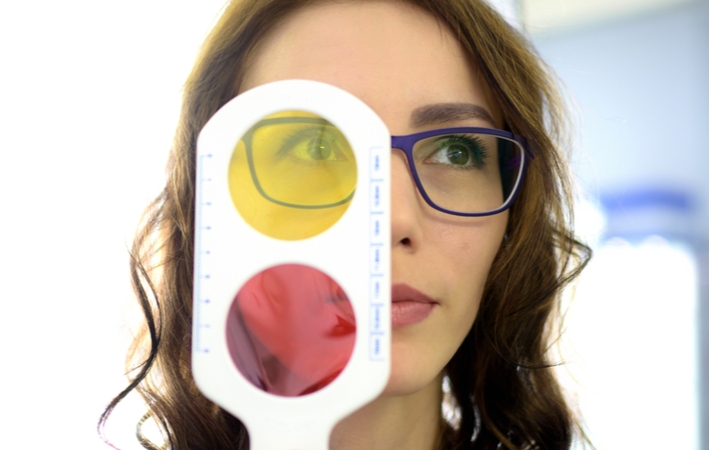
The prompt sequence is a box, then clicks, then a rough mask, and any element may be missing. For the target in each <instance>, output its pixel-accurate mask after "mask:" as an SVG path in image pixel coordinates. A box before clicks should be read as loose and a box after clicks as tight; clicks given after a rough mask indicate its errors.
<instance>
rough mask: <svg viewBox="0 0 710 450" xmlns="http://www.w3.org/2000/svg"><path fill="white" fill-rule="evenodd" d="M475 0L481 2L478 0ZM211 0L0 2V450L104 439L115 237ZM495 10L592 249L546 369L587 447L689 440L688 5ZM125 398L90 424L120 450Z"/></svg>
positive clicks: (130, 309)
mask: <svg viewBox="0 0 710 450" xmlns="http://www.w3.org/2000/svg"><path fill="white" fill-rule="evenodd" d="M494 1H496V0H491V2H494ZM223 3H224V0H201V1H200V2H194V1H191V2H188V1H170V2H169V1H167V0H150V1H140V2H139V1H138V0H126V1H124V2H120V3H110V4H109V3H103V2H92V1H88V0H67V1H65V2H49V1H47V0H40V1H39V2H3V3H0V55H2V73H1V75H0V120H1V121H0V123H1V124H2V125H0V142H2V146H3V151H2V152H1V153H0V201H1V202H2V204H3V206H4V208H3V210H4V213H3V214H2V220H1V221H0V239H2V241H1V242H2V250H3V251H2V255H3V256H5V258H4V260H3V262H2V267H1V268H0V269H1V270H0V281H1V282H2V287H3V292H2V294H3V300H4V302H3V304H4V305H5V308H4V312H3V313H2V316H1V317H2V318H3V323H4V325H3V326H2V327H0V337H1V338H2V341H3V342H4V343H5V344H4V345H3V359H2V363H1V364H2V366H1V367H2V375H0V377H1V378H0V379H1V380H2V383H0V405H2V407H1V408H2V410H3V411H4V416H5V417H8V416H9V417H11V419H10V420H9V421H8V420H7V419H6V420H4V421H3V422H2V423H1V424H0V448H48V447H55V446H57V444H59V443H67V444H68V445H71V447H72V448H77V449H93V448H107V447H106V446H105V444H103V443H102V442H101V441H100V440H99V438H98V437H97V435H96V433H95V431H94V429H95V425H96V420H97V418H98V415H99V414H100V412H101V410H102V409H103V407H104V406H105V404H106V403H107V402H108V401H109V400H110V398H111V397H113V396H114V395H115V394H116V393H117V392H118V391H119V390H120V389H122V387H123V385H124V380H123V378H122V375H121V374H122V372H123V355H124V354H125V349H126V347H127V345H128V342H129V341H130V332H129V331H128V330H129V324H131V323H132V321H133V320H134V319H135V316H136V314H135V311H134V306H133V297H132V294H131V292H130V287H129V284H128V274H127V247H128V246H129V245H130V240H131V236H132V234H133V231H134V229H135V225H136V223H137V222H138V220H139V217H140V213H141V211H142V209H143V207H144V206H145V205H146V204H147V203H148V201H149V200H150V199H151V198H152V197H153V196H154V195H155V194H157V192H158V191H159V189H160V187H161V185H162V182H163V168H164V164H165V160H166V156H167V152H168V149H169V147H170V143H171V140H172V134H173V131H174V127H175V124H176V121H177V116H178V110H179V102H180V89H181V86H182V83H183V81H184V79H185V78H186V76H187V74H188V72H189V69H190V66H191V64H192V61H193V60H194V57H195V55H196V54H197V51H198V48H199V45H200V43H201V42H202V40H203V39H204V37H205V36H206V34H207V32H208V30H209V28H210V26H211V25H212V24H213V23H214V21H215V20H216V17H217V16H218V14H219V12H220V10H221V8H222V7H223ZM496 5H497V6H498V7H500V8H501V11H503V12H504V13H505V14H507V15H508V16H509V17H510V18H511V21H513V22H515V23H516V24H517V25H518V26H520V27H521V28H522V29H523V30H524V31H525V32H526V33H527V34H528V35H529V36H530V37H531V39H532V41H533V42H534V43H535V45H536V47H537V48H538V50H539V52H540V54H541V55H542V56H543V58H544V59H545V60H546V61H547V62H548V63H549V64H550V66H551V67H552V68H553V69H554V70H555V71H556V73H557V74H558V75H559V77H560V79H561V80H562V81H563V82H564V84H565V85H566V87H567V91H568V95H569V98H570V100H571V101H573V102H574V104H575V107H576V110H575V113H574V120H575V121H576V123H577V128H576V130H577V135H576V145H575V149H574V153H573V154H572V156H571V163H572V166H573V169H574V171H575V174H576V175H577V184H578V186H577V191H578V197H579V201H578V207H577V213H576V218H577V227H578V230H579V232H580V234H581V235H582V236H583V237H584V239H585V240H586V241H587V243H589V245H591V246H592V247H593V248H594V250H595V258H594V260H593V261H592V263H591V264H590V266H589V268H588V270H587V272H586V273H585V274H584V275H583V277H582V279H581V280H580V282H579V283H578V285H577V287H576V290H575V291H576V292H575V294H576V295H575V296H574V298H573V299H571V300H570V303H569V305H570V308H569V312H568V315H567V334H566V337H565V340H564V344H563V357H564V359H565V360H566V361H567V364H565V365H564V366H562V367H561V368H560V373H561V376H563V378H564V379H565V385H566V386H567V389H568V390H569V391H570V393H571V395H572V396H573V398H574V399H575V400H574V401H575V405H576V407H577V408H578V409H579V410H581V411H582V413H583V414H584V417H585V422H586V426H587V429H588V432H589V436H590V437H591V439H592V440H593V442H594V443H595V444H596V446H597V448H599V449H617V448H618V449H622V448H623V449H627V448H653V449H655V448H658V449H667V448H683V449H685V448H689V449H706V448H708V442H707V436H708V430H707V426H708V412H707V411H708V387H707V381H708V322H707V320H708V287H707V286H708V285H707V281H708V280H707V279H708V3H707V2H706V1H698V0H633V1H632V0H625V1H624V2H618V1H611V0H609V1H607V0H603V1H602V0H594V1H588V0H587V1H585V0H523V1H515V0H508V1H502V0H501V1H500V2H497V3H496ZM142 413H143V410H142V408H141V405H140V404H139V403H138V402H137V401H134V400H131V401H129V402H128V403H126V404H125V405H124V406H122V407H120V408H119V409H118V410H117V412H116V416H115V420H114V421H112V422H111V423H110V426H109V427H108V429H107V431H108V436H109V437H110V438H111V439H112V440H113V441H114V443H115V444H116V445H118V446H120V447H121V448H124V449H134V448H139V447H138V445H137V443H136V442H135V440H134V439H133V436H132V435H133V432H134V429H135V423H136V421H137V419H138V418H139V417H140V416H141V415H142Z"/></svg>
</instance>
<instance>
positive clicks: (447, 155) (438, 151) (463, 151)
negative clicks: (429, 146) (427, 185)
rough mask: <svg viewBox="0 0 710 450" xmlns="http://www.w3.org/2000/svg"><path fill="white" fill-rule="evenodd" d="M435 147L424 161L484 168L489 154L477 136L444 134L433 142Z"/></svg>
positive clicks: (460, 166)
mask: <svg viewBox="0 0 710 450" xmlns="http://www.w3.org/2000/svg"><path fill="white" fill-rule="evenodd" d="M433 145H434V146H435V148H434V149H433V150H432V151H431V153H429V156H427V157H426V158H425V160H424V162H426V163H429V164H441V165H448V166H452V167H456V168H462V169H469V168H479V169H480V168H482V167H483V166H484V165H485V159H486V157H487V156H488V152H487V151H486V148H485V146H484V145H483V142H481V141H480V139H478V138H477V137H475V136H465V135H450V136H442V137H440V138H438V139H436V140H435V141H434V142H433Z"/></svg>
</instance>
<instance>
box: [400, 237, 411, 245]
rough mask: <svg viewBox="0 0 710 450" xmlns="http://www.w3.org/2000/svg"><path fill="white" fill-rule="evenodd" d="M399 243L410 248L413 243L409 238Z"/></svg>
mask: <svg viewBox="0 0 710 450" xmlns="http://www.w3.org/2000/svg"><path fill="white" fill-rule="evenodd" d="M399 242H401V243H402V245H406V246H407V247H409V246H410V245H412V243H411V241H410V240H409V238H404V239H402V240H401V241H399Z"/></svg>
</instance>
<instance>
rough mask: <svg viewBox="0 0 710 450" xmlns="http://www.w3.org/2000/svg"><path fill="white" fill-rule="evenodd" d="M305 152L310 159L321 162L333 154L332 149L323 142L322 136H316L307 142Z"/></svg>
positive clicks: (327, 143)
mask: <svg viewBox="0 0 710 450" xmlns="http://www.w3.org/2000/svg"><path fill="white" fill-rule="evenodd" d="M307 152H308V155H309V156H310V157H311V158H313V159H315V160H318V161H322V160H325V159H328V157H329V156H330V155H331V153H333V148H332V146H331V144H330V143H329V142H327V141H325V140H323V137H322V136H318V137H316V138H314V139H312V140H311V141H310V142H308V144H307Z"/></svg>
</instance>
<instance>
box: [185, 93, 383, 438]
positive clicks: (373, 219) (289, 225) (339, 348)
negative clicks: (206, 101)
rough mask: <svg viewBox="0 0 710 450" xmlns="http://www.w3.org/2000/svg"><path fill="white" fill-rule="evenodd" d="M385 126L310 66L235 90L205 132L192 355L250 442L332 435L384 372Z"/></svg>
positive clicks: (203, 385)
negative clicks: (308, 71)
mask: <svg viewBox="0 0 710 450" xmlns="http://www.w3.org/2000/svg"><path fill="white" fill-rule="evenodd" d="M389 141H390V137H389V132H388V130H387V128H386V126H385V125H384V123H383V122H382V120H381V119H380V118H379V117H378V116H377V115H376V114H375V113H374V112H373V111H372V110H371V109H370V108H369V107H367V105H365V104H364V103H363V102H362V101H360V100H359V99H357V98H356V97H354V96H352V95H351V94H349V93H347V92H345V91H343V90H341V89H338V88H335V87H333V86H329V85H327V84H323V83H319V82H314V81H305V80H286V81H278V82H275V83H270V84H267V85H263V86H260V87H257V88H254V89H252V90H249V91H247V92H244V93H242V94H240V95H239V96H237V97H236V98H234V99H233V100H232V101H230V102H229V103H227V104H226V105H225V106H224V107H222V108H221V109H220V110H219V111H217V113H215V114H214V116H213V117H212V118H211V119H210V120H209V122H208V123H207V124H206V125H205V127H204V128H203V130H202V132H201V133H200V136H199V138H198V142H197V171H196V178H197V180H196V181H197V182H196V199H195V204H196V215H195V275H194V305H193V339H192V355H193V356H192V370H193V376H194V378H195V381H196V383H197V386H198V388H199V389H200V390H201V391H202V392H203V393H204V394H205V395H206V396H207V397H208V398H210V399H211V400H212V401H214V402H215V403H217V404H218V405H220V406H221V407H223V408H224V409H226V410H227V411H229V412H230V413H232V414H234V415H235V416H237V417H238V418H239V419H240V420H241V421H242V422H243V423H244V424H245V425H246V427H247V429H248V431H249V437H250V442H251V448H252V449H256V450H267V449H268V450H281V449H302V450H313V449H316V450H318V449H323V450H325V449H327V448H328V438H329V435H330V432H331V430H332V427H333V426H334V425H335V424H336V423H337V422H338V421H339V420H341V419H342V418H344V417H345V416H347V415H348V414H350V413H351V412H353V411H355V410H356V409H358V408H359V407H361V406H363V405H365V404H366V403H368V402H369V401H371V400H372V399H374V398H375V397H376V396H377V395H379V394H380V393H381V391H382V390H383V389H384V387H385V385H386V383H387V379H388V377H389V364H390V331H391V330H390V289H389V286H390V285H391V283H390V252H389V242H390V236H389V235H390V218H389V212H390V199H389V192H390V187H389V174H390V168H389V162H390V156H389V154H390V143H389Z"/></svg>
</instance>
